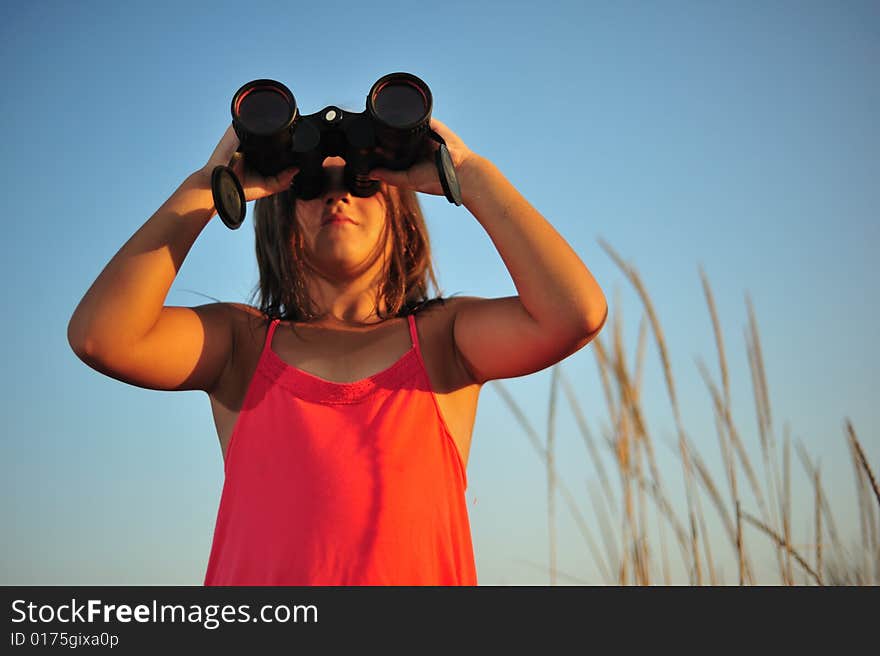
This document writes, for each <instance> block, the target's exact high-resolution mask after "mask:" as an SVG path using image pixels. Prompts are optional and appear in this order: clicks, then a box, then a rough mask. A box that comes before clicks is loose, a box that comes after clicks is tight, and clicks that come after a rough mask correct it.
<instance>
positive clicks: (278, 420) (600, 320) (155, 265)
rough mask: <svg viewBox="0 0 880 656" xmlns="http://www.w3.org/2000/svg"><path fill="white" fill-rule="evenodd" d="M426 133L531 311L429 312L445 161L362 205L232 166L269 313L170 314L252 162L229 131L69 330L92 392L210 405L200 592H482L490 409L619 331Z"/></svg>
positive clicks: (408, 174) (522, 206)
mask: <svg viewBox="0 0 880 656" xmlns="http://www.w3.org/2000/svg"><path fill="white" fill-rule="evenodd" d="M431 127H432V128H433V129H434V130H435V131H436V132H437V133H439V134H440V136H442V137H443V138H444V139H445V140H446V144H447V146H448V148H449V152H450V155H451V157H452V161H453V164H454V166H455V169H456V172H457V176H458V179H459V183H460V186H461V194H462V201H463V204H464V207H466V208H467V210H468V211H469V212H470V213H471V214H472V215H473V217H474V218H475V219H476V220H477V221H479V223H480V224H481V225H482V226H483V228H484V229H485V230H486V231H487V232H488V234H489V237H490V238H491V240H492V242H493V243H494V245H495V247H496V248H497V250H498V253H499V254H500V255H501V258H502V260H503V261H504V263H505V265H506V266H507V269H508V271H509V272H510V275H511V277H512V278H513V282H514V284H515V285H516V289H517V292H519V293H518V295H516V296H509V297H504V298H489V299H487V298H478V297H458V298H447V299H443V298H442V297H438V298H433V299H429V298H428V294H427V277H428V276H430V278H431V281H432V283H433V285H434V288H435V289H437V283H436V280H435V279H434V274H433V269H432V267H431V258H430V244H429V239H428V234H427V230H426V228H425V222H424V219H423V217H422V213H421V210H420V208H419V203H418V200H417V198H416V195H415V192H421V193H426V194H434V195H442V194H443V191H442V187H441V184H440V181H439V179H438V174H437V170H436V167H435V164H434V161H433V158H430V159H425V160H424V161H419V162H417V163H416V164H415V165H413V166H412V167H411V168H410V169H409V170H407V171H387V170H375V171H373V172H371V177H373V178H374V179H376V180H380V181H381V186H380V191H379V192H378V193H377V194H375V195H374V196H371V197H367V198H360V197H356V196H352V195H351V194H350V193H349V192H348V191H347V190H346V189H345V188H344V186H343V183H342V172H343V165H344V162H343V161H342V160H341V159H339V158H327V160H325V162H324V167H325V172H326V174H327V180H328V184H327V185H326V187H325V189H324V191H323V193H322V195H320V196H318V197H317V198H315V199H313V200H301V199H296V198H294V197H293V196H292V194H291V193H290V191H289V189H290V184H291V181H292V179H293V176H294V175H295V174H296V173H297V169H296V168H292V169H289V170H287V171H283V172H281V173H279V174H278V175H277V176H275V177H271V178H264V177H261V176H259V175H256V174H254V173H252V172H248V171H246V170H245V167H244V163H243V162H242V161H241V160H238V161H237V162H236V164H235V165H234V167H233V168H234V170H235V171H236V173H237V174H238V176H239V178H240V179H241V180H242V181H243V186H244V190H245V196H246V198H247V200H249V201H250V200H256V199H260V200H258V202H257V203H256V209H255V216H254V226H255V230H256V251H257V261H258V264H259V271H260V282H259V307H258V308H257V307H253V306H251V305H246V304H240V303H212V304H208V305H202V306H198V307H193V308H189V307H174V306H165V305H164V302H165V298H166V296H167V294H168V290H169V289H170V287H171V284H172V282H173V281H174V277H175V275H176V274H177V271H178V270H179V269H180V266H181V264H182V263H183V260H184V258H185V257H186V255H187V253H188V252H189V249H190V248H191V247H192V245H193V243H194V242H195V240H196V238H197V237H198V235H199V233H200V232H201V231H202V229H203V228H204V227H205V225H207V223H208V222H209V221H210V220H211V219H212V217H213V216H214V214H215V213H216V211H215V208H214V204H213V198H212V194H211V188H210V176H211V171H212V170H213V169H214V167H215V166H217V165H218V164H227V163H228V162H229V161H230V158H231V157H232V155H233V153H235V151H236V149H237V147H238V139H237V137H236V135H235V132H234V131H233V129H232V127H231V126H230V127H229V129H228V130H227V131H226V133H225V135H224V136H223V138H222V139H221V140H220V143H219V144H218V145H217V147H216V149H215V150H214V153H213V154H212V155H211V157H210V159H209V160H208V162H207V164H206V165H205V166H204V167H203V168H202V169H200V170H198V171H196V172H194V173H193V174H192V175H190V176H189V177H188V178H187V179H186V180H185V181H184V182H183V184H181V186H180V187H179V188H178V189H177V190H176V191H175V192H174V193H173V194H172V195H171V197H170V198H169V199H168V200H167V201H166V202H165V203H164V204H163V205H162V207H160V208H159V210H158V211H157V212H156V213H155V214H154V215H153V216H152V217H150V219H149V220H148V221H147V222H146V223H145V224H144V225H143V226H141V228H140V229H139V230H138V231H137V232H136V233H135V234H134V236H132V237H131V239H129V240H128V242H127V243H126V244H125V245H124V246H123V247H122V248H121V249H120V250H119V252H118V253H117V254H116V255H115V256H114V257H113V259H112V260H111V261H110V262H109V264H107V266H106V267H105V268H104V270H103V271H102V272H101V274H100V275H99V276H98V278H97V280H96V281H95V282H94V283H93V284H92V286H91V287H90V288H89V290H88V292H87V293H86V294H85V296H84V297H83V299H82V300H81V301H80V303H79V305H78V306H77V308H76V311H75V312H74V314H73V317H72V318H71V320H70V325H69V327H68V339H69V342H70V345H71V347H72V348H73V350H74V352H75V353H76V354H77V356H79V358H80V359H82V360H83V362H85V363H86V364H87V365H89V366H90V367H92V368H94V369H96V370H97V371H100V372H102V373H104V374H106V375H108V376H112V377H113V378H116V379H118V380H121V381H124V382H127V383H130V384H132V385H138V386H140V387H145V388H148V389H157V390H202V391H204V392H206V393H207V394H208V396H209V398H210V401H211V406H212V409H213V413H214V420H215V423H216V427H217V434H218V437H219V440H220V449H221V452H222V454H223V457H224V462H225V480H224V485H223V492H222V495H221V498H220V505H219V510H218V513H217V519H216V525H215V531H214V538H213V544H212V548H211V553H210V557H209V560H208V565H207V571H206V575H205V584H206V585H476V583H477V577H476V568H475V565H474V554H473V547H472V543H471V535H470V527H469V522H468V514H467V507H466V504H465V495H464V492H465V489H466V486H467V479H466V474H465V470H466V466H467V459H468V453H469V451H470V443H471V431H472V429H473V425H474V418H475V416H476V409H477V400H478V396H479V393H480V389H481V388H482V385H483V384H484V383H485V382H486V381H489V380H492V379H498V378H512V377H516V376H523V375H526V374H530V373H533V372H535V371H539V370H541V369H544V368H546V367H549V366H551V365H553V364H555V363H557V362H559V361H560V360H562V359H564V358H566V357H567V356H569V355H571V354H572V353H574V352H575V351H577V350H579V349H581V348H583V347H584V346H585V345H586V344H587V343H589V342H590V340H591V339H593V337H595V336H596V334H597V333H598V332H599V330H600V329H601V328H602V326H603V325H604V323H605V318H606V316H607V304H606V301H605V296H604V294H603V293H602V290H601V288H600V287H599V285H598V284H597V282H596V280H595V279H594V278H593V276H592V275H591V273H590V271H589V270H588V269H587V267H586V266H585V265H584V263H583V262H582V261H581V260H580V258H579V257H578V256H577V254H576V253H575V252H574V251H573V250H572V249H571V247H570V246H569V245H568V244H567V243H566V241H565V240H564V239H563V238H562V237H561V236H560V235H559V233H557V232H556V230H555V229H554V228H553V226H551V225H550V223H548V222H547V221H546V220H545V219H544V217H542V216H541V215H540V214H539V213H538V212H537V211H536V210H535V209H534V208H533V207H532V206H531V205H530V204H529V203H528V202H527V201H526V200H525V199H524V198H523V197H522V196H521V195H520V194H519V192H518V191H517V190H516V189H515V188H514V187H513V186H512V185H511V184H510V182H509V181H508V180H507V179H506V178H505V177H504V176H503V175H502V174H501V173H500V172H499V170H498V169H497V168H496V167H495V165H494V164H492V162H490V161H489V160H488V159H486V158H484V157H481V156H479V155H477V154H476V153H474V152H473V151H471V150H470V149H469V148H467V146H466V145H465V144H464V143H463V142H462V141H461V139H459V138H458V137H457V136H456V135H455V134H454V133H453V132H452V131H451V130H449V128H447V127H446V126H445V125H444V124H443V123H441V122H440V121H438V120H436V119H432V120H431ZM434 148H436V144H434ZM462 220H465V216H464V215H462Z"/></svg>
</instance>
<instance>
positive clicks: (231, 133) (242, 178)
mask: <svg viewBox="0 0 880 656" xmlns="http://www.w3.org/2000/svg"><path fill="white" fill-rule="evenodd" d="M238 146H239V141H238V135H237V134H235V130H234V129H233V127H232V124H231V123H230V125H229V127H228V128H227V129H226V133H225V134H224V135H223V138H222V139H220V143H218V144H217V147H216V148H215V149H214V152H213V153H212V154H211V157H210V158H209V159H208V163H207V164H205V166H204V167H203V168H202V170H201V174H202V175H203V176H204V177H205V179H206V180H210V179H211V173H212V172H213V171H214V168H215V167H217V166H229V167H230V168H232V170H233V172H234V173H235V175H236V177H238V180H239V182H241V186H242V188H243V189H244V197H245V199H246V200H248V201H252V200H257V199H258V198H263V197H264V196H271V195H273V194H277V193H280V192H282V191H285V190H287V188H288V187H290V183H291V182H292V181H293V178H294V176H295V175H296V174H297V173H299V167H296V166H292V167H290V168H289V169H285V170H283V171H280V172H279V173H278V174H277V175H273V176H269V177H264V176H262V175H260V174H259V173H257V172H256V171H254V170H251V169H245V162H244V156H243V155H242V154H241V153H238V152H236V151H237V150H238ZM233 155H235V158H234V159H233ZM231 159H232V160H233V161H232V162H230V160H231Z"/></svg>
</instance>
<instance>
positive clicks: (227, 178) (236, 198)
mask: <svg viewBox="0 0 880 656" xmlns="http://www.w3.org/2000/svg"><path fill="white" fill-rule="evenodd" d="M211 193H212V194H213V196H214V207H216V208H217V214H219V215H220V219H221V220H222V221H223V223H225V224H226V227H227V228H229V229H230V230H236V229H238V227H239V226H241V224H242V222H243V221H244V211H245V196H244V189H242V187H241V183H240V182H239V181H238V176H237V175H235V173H234V172H233V170H232V169H231V168H229V167H228V166H215V167H214V170H213V171H212V172H211Z"/></svg>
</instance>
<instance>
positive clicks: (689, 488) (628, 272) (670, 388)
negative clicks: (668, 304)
mask: <svg viewBox="0 0 880 656" xmlns="http://www.w3.org/2000/svg"><path fill="white" fill-rule="evenodd" d="M599 243H600V245H601V246H602V248H603V249H604V250H605V252H606V253H608V255H609V256H610V257H611V258H612V259H613V260H614V262H615V263H616V264H617V266H618V267H620V269H621V270H622V271H623V273H624V275H625V276H626V277H627V278H628V279H629V281H630V283H632V285H633V287H635V289H636V292H637V293H638V295H639V298H640V299H641V301H642V304H643V305H644V306H645V311H646V312H647V314H648V319H649V321H650V323H651V330H652V331H653V333H654V339H655V340H656V342H657V348H658V350H659V352H660V360H661V362H662V364H663V373H664V376H665V378H666V389H667V392H668V394H669V399H670V402H671V404H672V411H673V415H674V417H675V425H676V427H677V429H678V434H679V448H680V449H681V451H682V466H683V467H684V478H685V494H686V497H687V504H688V516H689V519H690V526H691V551H692V553H693V558H694V562H693V575H694V580H695V582H696V584H697V585H702V570H701V567H700V554H699V549H698V546H697V521H696V517H695V515H694V489H693V487H694V485H693V474H692V473H691V465H690V458H689V457H688V453H687V446H686V444H685V441H684V427H683V425H682V421H681V411H680V409H679V405H678V398H677V396H676V393H675V382H674V380H673V378H672V367H671V365H670V362H669V355H668V352H667V349H666V341H665V339H664V337H663V330H662V329H661V328H660V322H659V320H658V319H657V313H656V312H655V311H654V305H653V303H652V302H651V298H650V297H649V296H648V293H647V291H646V290H645V287H644V285H643V284H642V281H641V277H640V276H639V274H638V273H637V272H636V271H635V270H634V269H633V268H632V267H631V266H629V265H628V264H627V263H626V262H624V261H623V260H622V259H621V258H620V256H619V255H618V254H617V253H616V252H615V251H614V249H613V248H611V246H610V245H608V244H607V243H606V242H605V241H604V240H601V239H600V240H599Z"/></svg>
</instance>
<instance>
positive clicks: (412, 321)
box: [406, 314, 422, 359]
mask: <svg viewBox="0 0 880 656" xmlns="http://www.w3.org/2000/svg"><path fill="white" fill-rule="evenodd" d="M406 318H407V320H408V321H409V338H410V339H411V340H412V345H413V348H414V349H415V350H416V353H418V355H419V359H421V357H422V349H421V347H420V346H419V333H418V331H417V330H416V315H414V314H408V315H407V316H406Z"/></svg>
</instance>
